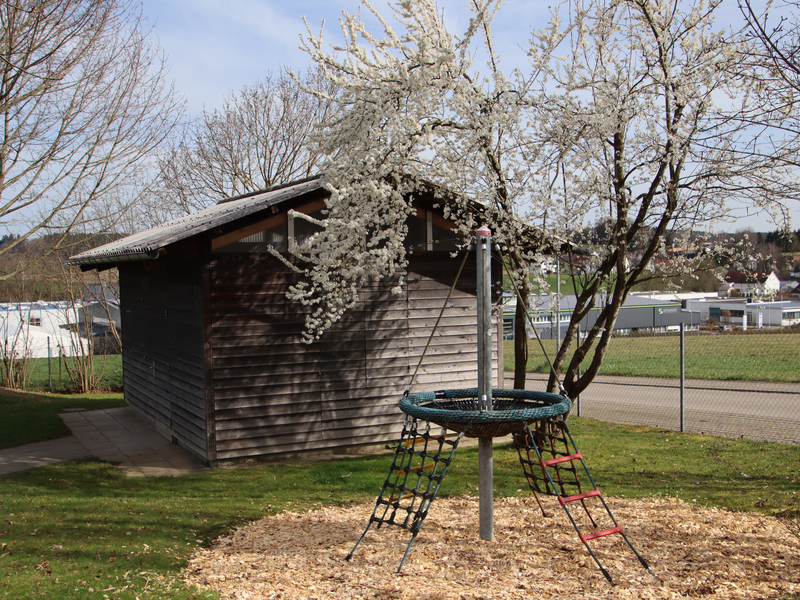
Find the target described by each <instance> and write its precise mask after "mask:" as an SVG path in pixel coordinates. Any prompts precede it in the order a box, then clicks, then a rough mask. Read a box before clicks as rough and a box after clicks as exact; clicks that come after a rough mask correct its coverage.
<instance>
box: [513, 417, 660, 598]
mask: <svg viewBox="0 0 800 600" xmlns="http://www.w3.org/2000/svg"><path fill="white" fill-rule="evenodd" d="M513 437H514V445H515V446H516V448H517V452H518V454H519V460H520V464H521V465H522V469H523V471H524V472H525V477H526V479H527V480H528V485H529V487H530V488H531V491H532V492H533V493H534V496H535V497H536V500H537V502H538V503H539V508H541V509H542V513H543V514H545V515H546V513H545V511H544V508H543V506H542V503H541V501H540V500H539V496H538V494H548V495H555V496H556V497H557V498H558V502H559V504H561V506H562V507H563V509H564V511H565V512H566V513H567V516H568V517H569V520H570V522H571V523H572V526H573V527H574V528H575V531H576V532H577V534H578V539H580V541H581V542H583V544H584V545H585V546H586V549H587V550H588V551H589V554H590V555H591V557H592V558H593V559H594V561H595V563H597V566H598V567H599V568H600V571H601V572H602V573H603V575H604V576H605V578H606V579H607V580H608V581H609V583H612V584H613V583H614V582H613V580H612V578H611V575H610V574H609V572H608V570H607V569H606V568H605V567H604V566H603V564H602V563H601V562H600V559H599V558H598V557H597V555H596V554H595V553H594V551H593V550H592V548H591V546H590V545H589V542H590V541H591V540H595V539H598V538H602V537H606V536H610V535H620V536H622V539H624V540H625V543H627V545H628V547H629V548H630V549H631V551H633V553H634V555H635V556H636V558H637V559H638V560H639V562H640V563H641V564H642V566H643V567H644V568H645V569H647V572H648V573H650V574H651V575H653V572H652V571H651V570H650V567H649V566H648V564H647V561H646V560H645V559H644V558H642V556H641V555H640V554H639V553H638V552H637V551H636V548H634V547H633V544H631V542H630V540H629V539H628V537H627V536H626V535H625V533H624V531H623V530H622V527H621V526H620V525H619V524H618V523H617V521H616V519H615V518H614V515H613V513H612V512H611V509H610V508H609V507H608V504H606V501H605V499H604V498H603V495H602V494H601V493H600V490H599V489H598V487H597V485H596V484H595V482H594V479H592V475H591V473H590V472H589V468H588V467H587V466H586V462H585V461H584V459H583V456H582V455H581V453H580V452H579V451H578V448H577V447H576V446H575V441H574V440H573V439H572V436H571V435H570V433H569V429H568V427H567V423H566V420H565V419H564V418H563V417H555V418H549V419H542V420H540V421H536V422H534V427H533V428H531V427H530V426H529V424H525V427H524V430H523V431H520V432H517V433H515V434H514V436H513ZM583 476H585V477H586V480H588V483H589V484H590V486H591V489H590V490H589V491H584V489H583V486H582V485H581V477H583ZM586 487H589V486H586ZM576 503H580V505H581V507H582V508H583V513H584V514H585V519H581V518H580V516H579V515H576V514H574V513H573V511H571V510H570V506H573V505H574V504H576ZM589 503H592V504H595V506H593V508H595V509H597V510H595V514H594V515H593V514H592V512H591V511H590V510H589ZM598 504H599V506H598ZM598 513H599V515H598ZM596 517H597V518H596ZM582 521H583V524H584V528H585V524H586V523H588V525H589V527H591V529H592V531H591V532H590V533H583V532H582V531H581V524H582V523H581V522H582ZM653 576H655V575H653Z"/></svg>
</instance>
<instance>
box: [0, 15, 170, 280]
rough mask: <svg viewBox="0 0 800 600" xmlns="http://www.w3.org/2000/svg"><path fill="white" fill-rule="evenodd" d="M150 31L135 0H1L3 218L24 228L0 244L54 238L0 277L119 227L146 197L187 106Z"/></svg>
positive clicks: (13, 228)
mask: <svg viewBox="0 0 800 600" xmlns="http://www.w3.org/2000/svg"><path fill="white" fill-rule="evenodd" d="M148 33H149V31H148V30H147V29H145V28H144V25H143V22H142V13H141V7H140V5H139V4H138V3H137V2H136V0H7V1H5V2H3V3H2V5H0V118H1V119H2V130H0V224H2V227H3V228H5V229H6V231H8V232H11V233H15V234H19V237H16V238H15V240H14V241H13V242H12V243H9V244H6V245H4V246H3V247H2V248H0V255H2V254H5V253H7V252H12V251H13V250H14V249H15V247H17V246H18V245H20V244H23V243H25V242H26V241H28V240H31V239H34V238H40V239H41V237H42V236H44V235H45V234H49V237H48V239H49V240H50V243H49V244H48V246H47V247H46V248H44V249H43V251H42V252H41V253H37V254H36V255H35V256H30V257H29V260H26V261H23V262H18V263H16V264H15V266H12V267H9V268H6V269H4V270H3V272H2V273H0V278H8V277H11V276H13V275H14V274H15V273H18V272H20V271H21V270H24V269H26V268H27V267H28V266H30V265H31V264H32V262H36V261H39V260H42V259H43V258H44V257H45V256H47V255H49V254H50V253H52V252H54V251H55V250H57V249H59V248H65V247H69V246H70V245H72V244H75V243H81V242H83V241H85V239H86V237H87V236H91V235H92V234H95V233H97V232H98V231H102V230H105V229H108V228H111V227H113V226H114V224H115V223H117V222H118V221H119V220H120V219H121V218H123V216H124V215H125V214H126V212H127V210H128V209H129V208H130V207H131V205H133V204H134V203H135V202H136V201H137V200H138V199H139V198H140V197H141V193H142V190H143V189H144V187H145V185H144V184H145V183H146V178H147V175H148V172H147V167H148V164H147V158H148V157H149V156H150V155H151V153H152V152H153V150H154V148H155V147H156V146H157V145H158V144H159V143H161V142H162V141H163V140H164V139H165V138H166V136H167V135H168V134H169V132H170V131H171V130H172V128H173V127H174V126H175V125H176V123H177V122H178V120H179V118H180V116H181V114H182V103H181V102H179V101H178V100H177V99H176V96H175V94H174V92H173V89H172V88H171V86H170V85H169V84H168V82H167V78H166V77H167V73H166V69H165V64H164V59H163V57H162V55H161V54H160V53H159V51H158V49H157V48H156V47H155V46H154V45H153V44H151V42H150V41H149V39H148ZM81 232H83V235H75V234H77V233H81Z"/></svg>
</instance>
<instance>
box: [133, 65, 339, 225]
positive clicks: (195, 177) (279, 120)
mask: <svg viewBox="0 0 800 600" xmlns="http://www.w3.org/2000/svg"><path fill="white" fill-rule="evenodd" d="M307 89H314V90H316V91H317V92H318V94H317V95H312V94H310V93H308V91H307ZM333 92H334V87H333V86H331V85H330V84H329V83H328V82H327V81H326V80H325V79H324V78H323V77H322V76H321V74H320V72H319V71H318V70H316V69H309V70H308V71H307V72H306V73H305V74H301V75H296V76H295V75H293V74H292V73H291V72H290V71H289V70H288V69H284V70H281V71H280V73H278V74H277V75H272V74H269V75H267V76H266V77H265V78H264V79H263V80H261V81H259V82H257V83H255V84H253V85H248V86H245V87H243V88H242V89H241V90H240V91H239V92H238V93H235V94H234V93H231V94H229V95H228V96H227V97H226V98H225V99H224V101H223V103H222V106H221V108H219V109H214V110H211V111H207V110H203V112H202V113H201V114H200V116H199V117H198V118H197V119H195V120H194V121H193V122H191V123H189V124H188V125H187V126H186V127H185V129H184V130H183V131H182V132H181V134H180V135H179V136H178V137H177V138H176V139H174V140H172V141H171V142H170V144H168V146H167V147H166V149H164V150H163V151H162V152H161V158H160V167H161V178H160V181H159V185H158V187H157V194H156V196H155V197H154V198H153V202H152V204H151V206H150V207H149V217H150V219H151V220H152V221H163V220H166V219H167V218H171V217H175V216H177V215H180V214H189V213H191V212H195V211H197V210H199V209H201V208H205V207H206V206H209V205H210V204H213V203H215V202H217V201H219V200H222V199H224V198H230V197H232V196H238V195H240V194H245V193H248V192H255V191H258V190H263V189H266V188H269V187H271V186H273V185H276V184H279V183H286V182H288V181H291V180H293V179H298V178H302V177H307V176H309V175H312V174H314V173H315V170H316V165H317V159H318V156H317V154H315V153H314V152H312V151H309V150H308V148H307V146H306V140H307V137H308V134H309V132H310V131H312V130H313V128H314V127H316V126H318V125H320V124H321V123H324V122H325V121H326V119H328V117H329V116H330V110H331V102H330V99H329V97H330V95H331V94H332V93H333ZM149 224H154V223H152V222H151V223H149Z"/></svg>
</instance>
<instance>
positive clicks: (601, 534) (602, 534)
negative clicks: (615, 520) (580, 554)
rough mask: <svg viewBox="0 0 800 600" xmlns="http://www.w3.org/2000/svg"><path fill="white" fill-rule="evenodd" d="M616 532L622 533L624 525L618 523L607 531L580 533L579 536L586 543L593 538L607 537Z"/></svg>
mask: <svg viewBox="0 0 800 600" xmlns="http://www.w3.org/2000/svg"><path fill="white" fill-rule="evenodd" d="M614 533H622V527H620V526H619V525H617V526H616V527H613V528H611V529H606V530H605V531H597V532H595V533H587V534H586V535H583V534H582V533H579V534H578V537H579V538H580V539H581V541H582V542H583V543H584V544H585V543H586V542H588V541H589V540H593V539H595V538H599V537H605V536H607V535H612V534H614Z"/></svg>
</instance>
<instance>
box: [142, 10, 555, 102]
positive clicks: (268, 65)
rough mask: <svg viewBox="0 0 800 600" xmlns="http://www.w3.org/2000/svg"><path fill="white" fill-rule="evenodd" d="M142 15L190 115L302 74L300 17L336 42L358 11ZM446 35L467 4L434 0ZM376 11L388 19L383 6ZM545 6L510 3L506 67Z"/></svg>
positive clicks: (504, 23)
mask: <svg viewBox="0 0 800 600" xmlns="http://www.w3.org/2000/svg"><path fill="white" fill-rule="evenodd" d="M143 5H144V15H145V17H146V18H147V20H148V23H149V24H150V25H152V26H153V27H154V30H153V33H154V35H155V36H156V39H157V41H158V43H159V44H160V45H161V47H162V48H163V50H164V52H165V53H166V54H167V60H168V63H169V67H170V73H171V75H172V77H173V78H174V80H175V84H176V87H177V88H178V90H179V91H180V92H181V93H182V94H183V95H185V96H186V99H187V100H188V103H189V109H190V111H191V112H192V114H198V113H199V112H200V111H201V110H202V109H203V107H206V108H207V109H213V108H215V107H217V106H219V105H220V103H221V100H222V98H223V96H225V95H226V94H228V93H230V92H232V91H238V90H239V89H241V88H242V87H243V86H244V85H248V84H252V83H254V82H255V81H257V80H259V79H261V78H263V77H264V76H265V75H266V74H267V73H269V72H277V71H278V70H279V69H280V68H281V67H282V66H285V67H290V68H293V69H300V70H304V69H305V67H306V66H307V65H308V64H309V59H308V56H307V55H306V54H305V53H304V52H303V51H302V50H300V48H299V46H300V37H299V36H300V34H301V33H305V26H304V24H303V17H304V16H305V18H306V20H307V21H308V24H309V26H310V27H311V29H312V31H314V32H315V33H317V32H318V31H319V27H320V25H321V23H322V21H323V20H324V21H325V26H324V33H325V39H326V40H328V41H330V42H333V41H335V40H336V39H338V38H339V34H340V29H339V17H340V16H341V13H342V10H346V11H347V12H351V13H354V12H357V11H358V8H359V2H358V0H328V1H323V0H283V1H278V0H227V1H226V2H220V1H219V0H191V1H188V0H144V2H143ZM439 5H440V6H441V7H442V9H443V11H444V15H445V19H446V20H447V22H448V25H449V26H450V27H451V31H453V32H459V31H463V29H465V28H466V24H467V22H468V19H469V16H470V14H469V11H468V10H467V9H466V8H465V7H464V5H465V0H439ZM375 6H376V8H378V10H380V11H381V12H382V13H383V14H388V12H389V11H388V9H387V8H386V7H387V4H386V2H384V1H383V0H376V1H375ZM548 6H549V3H547V2H539V1H535V0H534V1H526V0H507V1H506V2H505V4H504V6H503V8H502V9H501V11H500V13H499V14H498V19H497V21H496V22H495V27H494V33H495V35H496V37H497V43H498V44H500V45H501V47H502V48H503V53H504V57H503V58H504V61H505V62H504V64H506V66H507V67H508V66H511V67H513V66H517V65H521V63H522V62H523V61H524V60H525V56H524V52H523V51H522V50H521V48H520V47H519V46H524V45H526V43H527V41H528V37H529V32H530V31H531V30H533V29H535V28H538V27H542V26H544V25H545V24H546V22H547V18H548V15H549V13H548Z"/></svg>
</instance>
